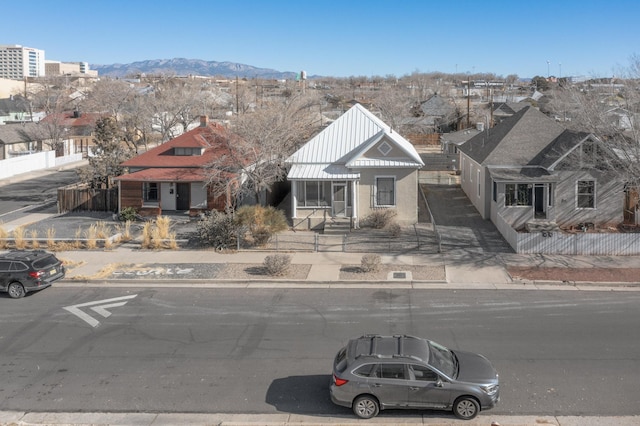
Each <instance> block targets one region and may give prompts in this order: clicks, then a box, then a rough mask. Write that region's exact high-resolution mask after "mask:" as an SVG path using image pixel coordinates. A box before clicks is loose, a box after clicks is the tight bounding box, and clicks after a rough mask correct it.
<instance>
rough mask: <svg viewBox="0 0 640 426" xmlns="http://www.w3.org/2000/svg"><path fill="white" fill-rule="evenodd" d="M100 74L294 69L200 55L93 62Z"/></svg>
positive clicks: (284, 75) (267, 74) (269, 75)
mask: <svg viewBox="0 0 640 426" xmlns="http://www.w3.org/2000/svg"><path fill="white" fill-rule="evenodd" d="M91 69H93V70H97V71H98V74H99V75H104V76H110V77H130V76H133V75H136V74H141V73H145V74H147V75H149V74H170V75H178V76H185V75H200V76H220V77H227V78H232V77H233V78H235V77H241V78H242V77H247V78H254V77H256V78H264V79H294V78H295V77H296V73H295V72H290V71H286V72H281V71H276V70H272V69H268V68H256V67H253V66H251V65H244V64H237V63H234V62H215V61H203V60H200V59H185V58H174V59H153V60H147V61H138V62H132V63H130V64H112V65H94V64H91Z"/></svg>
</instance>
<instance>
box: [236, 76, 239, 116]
mask: <svg viewBox="0 0 640 426" xmlns="http://www.w3.org/2000/svg"><path fill="white" fill-rule="evenodd" d="M236 114H238V115H240V93H239V86H238V76H237V75H236Z"/></svg>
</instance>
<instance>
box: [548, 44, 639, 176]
mask: <svg viewBox="0 0 640 426" xmlns="http://www.w3.org/2000/svg"><path fill="white" fill-rule="evenodd" d="M639 79H640V57H639V56H637V55H635V56H632V58H631V61H630V66H629V67H628V68H627V69H626V70H625V72H624V73H623V74H621V76H620V77H619V78H616V79H606V80H604V81H603V80H602V79H599V80H598V82H597V84H596V83H592V84H589V83H586V84H574V85H571V86H564V87H558V88H555V89H554V90H553V93H552V94H551V97H552V101H551V102H550V108H552V109H553V111H554V112H553V115H554V116H555V117H556V119H557V120H559V121H561V122H563V123H564V124H565V126H567V127H568V128H571V129H574V130H579V131H586V132H589V133H592V134H593V135H595V136H596V137H597V138H598V139H599V141H600V143H601V145H602V150H601V151H598V152H596V156H597V164H598V167H599V168H606V169H607V170H609V171H611V172H614V173H615V174H616V175H617V176H618V178H620V179H621V180H623V181H624V182H626V183H627V184H629V185H630V186H633V187H636V188H637V187H640V128H639V126H640V122H639V121H638V120H640V85H639V83H638V82H639V81H640V80H639Z"/></svg>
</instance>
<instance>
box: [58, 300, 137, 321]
mask: <svg viewBox="0 0 640 426" xmlns="http://www.w3.org/2000/svg"><path fill="white" fill-rule="evenodd" d="M136 296H137V294H132V295H130V296H122V297H114V298H113V299H105V300H97V301H95V302H87V303H80V304H78V305H72V306H65V307H64V308H63V309H64V310H66V311H68V312H71V313H72V314H73V315H75V316H77V317H78V318H80V319H81V320H83V321H85V322H86V323H87V324H89V325H90V326H91V327H94V328H95V327H97V326H99V325H100V321H98V320H97V319H95V318H94V317H92V316H91V315H89V314H87V313H86V312H84V311H83V310H81V309H80V308H86V307H91V308H90V309H91V310H92V311H94V312H95V313H97V314H99V315H102V316H103V317H104V318H108V317H109V316H111V312H109V311H108V310H107V309H111V308H117V307H119V306H124V305H126V304H127V302H128V301H129V300H131V299H133V298H134V297H136Z"/></svg>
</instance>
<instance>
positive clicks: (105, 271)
mask: <svg viewBox="0 0 640 426" xmlns="http://www.w3.org/2000/svg"><path fill="white" fill-rule="evenodd" d="M123 266H124V264H123V263H110V264H109V265H107V266H105V267H104V268H102V269H101V270H100V271H99V272H98V273H97V274H95V275H92V276H85V275H76V276H74V277H72V278H71V279H72V280H76V281H85V280H97V279H104V278H108V277H110V276H111V275H113V273H114V271H117V270H118V269H121V268H122V267H123Z"/></svg>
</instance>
